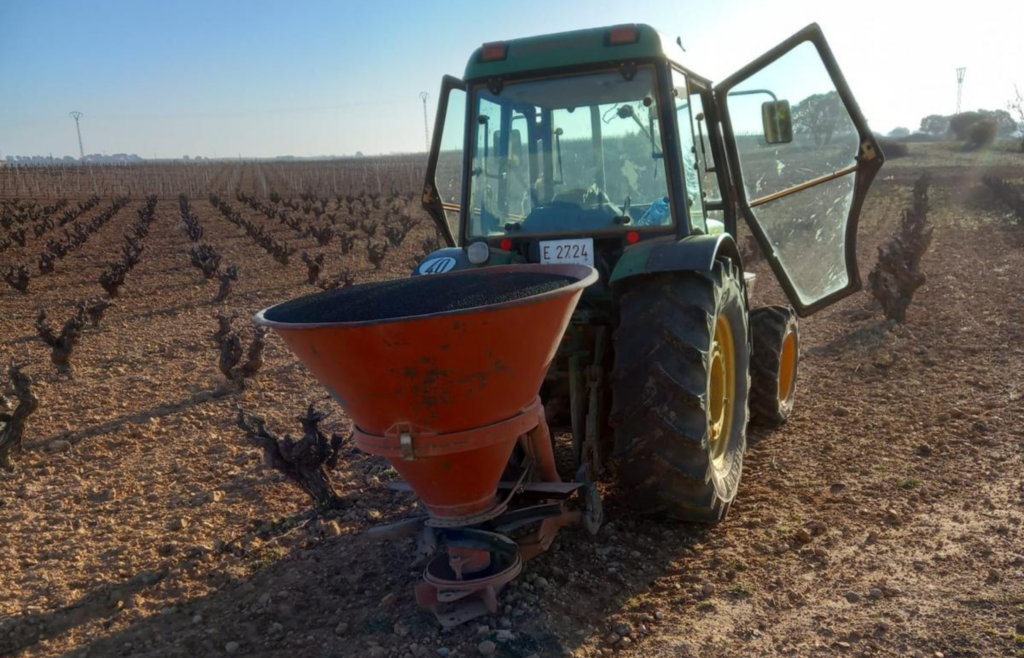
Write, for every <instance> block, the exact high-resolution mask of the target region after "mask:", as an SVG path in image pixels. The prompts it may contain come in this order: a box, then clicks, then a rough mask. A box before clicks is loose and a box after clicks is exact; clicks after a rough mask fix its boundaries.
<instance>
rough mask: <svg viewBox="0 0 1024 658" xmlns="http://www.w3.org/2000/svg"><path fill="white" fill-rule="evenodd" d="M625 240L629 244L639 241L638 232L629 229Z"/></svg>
mask: <svg viewBox="0 0 1024 658" xmlns="http://www.w3.org/2000/svg"><path fill="white" fill-rule="evenodd" d="M626 242H628V243H629V244H636V243H637V242H640V234H639V233H637V232H636V231H630V232H629V233H627V234H626Z"/></svg>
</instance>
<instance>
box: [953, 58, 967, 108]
mask: <svg viewBox="0 0 1024 658" xmlns="http://www.w3.org/2000/svg"><path fill="white" fill-rule="evenodd" d="M966 76H967V67H966V66H965V67H963V68H959V69H957V70H956V113H957V114H960V99H961V98H962V97H963V95H964V77H966Z"/></svg>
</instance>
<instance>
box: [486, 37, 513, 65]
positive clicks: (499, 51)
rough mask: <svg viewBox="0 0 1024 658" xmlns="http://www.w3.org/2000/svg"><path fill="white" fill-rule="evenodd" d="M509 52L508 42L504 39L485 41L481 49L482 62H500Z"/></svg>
mask: <svg viewBox="0 0 1024 658" xmlns="http://www.w3.org/2000/svg"><path fill="white" fill-rule="evenodd" d="M507 53H508V44H507V43H505V42H504V41H492V42H490V43H485V44H484V45H483V48H481V49H480V61H481V62H500V61H501V60H503V59H505V55H506V54H507Z"/></svg>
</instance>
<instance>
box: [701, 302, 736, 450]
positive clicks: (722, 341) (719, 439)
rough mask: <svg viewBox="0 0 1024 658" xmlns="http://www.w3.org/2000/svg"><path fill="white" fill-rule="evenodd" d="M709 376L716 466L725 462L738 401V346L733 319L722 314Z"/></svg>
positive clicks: (709, 399) (710, 434)
mask: <svg viewBox="0 0 1024 658" xmlns="http://www.w3.org/2000/svg"><path fill="white" fill-rule="evenodd" d="M708 374H709V377H708V415H709V416H710V422H709V425H708V434H709V440H710V445H711V458H712V460H713V461H714V462H715V466H716V468H721V467H723V466H724V465H725V456H726V454H727V453H728V448H729V437H730V436H731V435H732V418H733V405H734V404H735V400H736V345H735V343H734V341H733V333H732V325H731V324H730V322H729V319H728V318H727V317H725V316H724V315H720V316H719V317H718V320H717V321H716V322H715V335H714V341H713V342H712V344H711V362H710V364H709V373H708Z"/></svg>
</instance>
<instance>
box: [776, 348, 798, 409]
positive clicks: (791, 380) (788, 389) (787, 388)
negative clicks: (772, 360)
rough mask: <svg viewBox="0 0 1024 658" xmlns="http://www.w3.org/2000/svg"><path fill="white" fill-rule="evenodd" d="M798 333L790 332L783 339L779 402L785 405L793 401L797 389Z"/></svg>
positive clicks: (780, 360) (780, 359) (780, 357)
mask: <svg viewBox="0 0 1024 658" xmlns="http://www.w3.org/2000/svg"><path fill="white" fill-rule="evenodd" d="M796 359H797V345H796V334H795V333H794V332H792V331H791V332H789V333H788V334H786V339H785V340H783V341H782V353H781V354H780V355H779V404H780V405H782V406H783V407H785V406H788V405H790V404H791V403H792V402H793V392H794V391H795V390H796Z"/></svg>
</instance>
